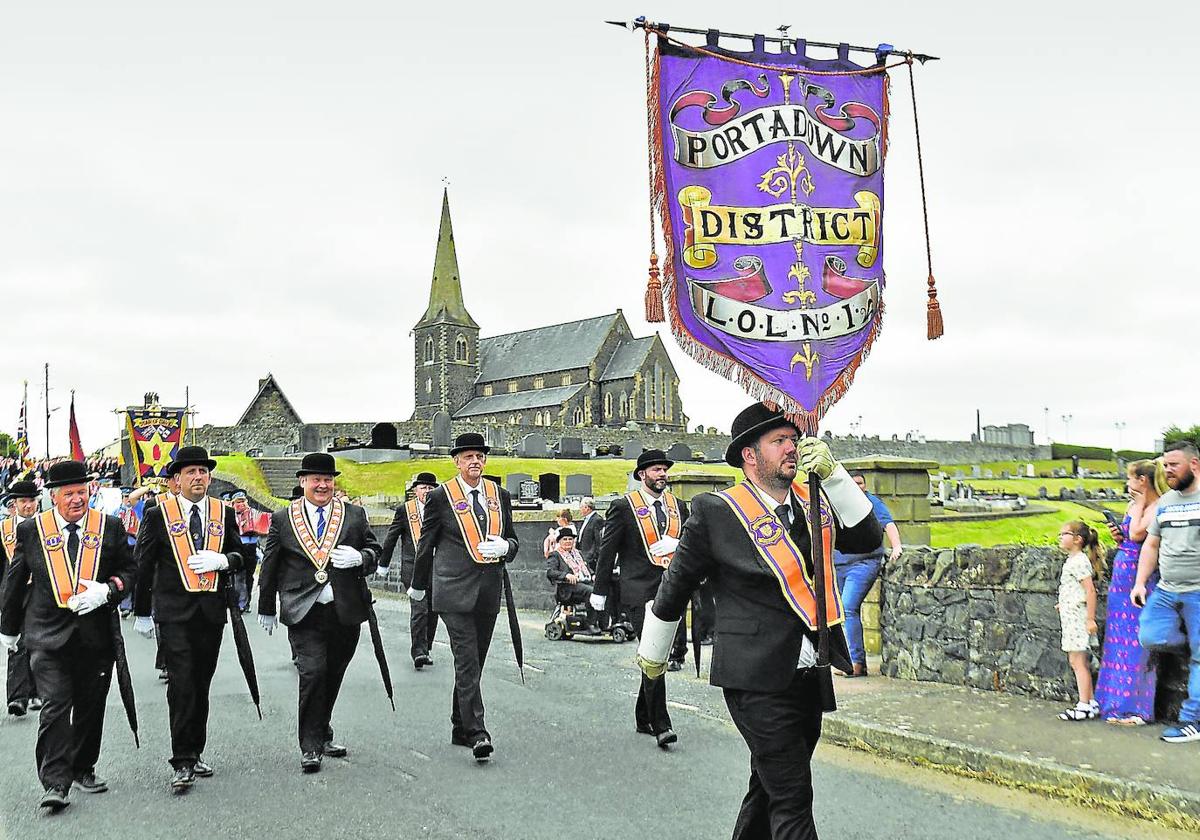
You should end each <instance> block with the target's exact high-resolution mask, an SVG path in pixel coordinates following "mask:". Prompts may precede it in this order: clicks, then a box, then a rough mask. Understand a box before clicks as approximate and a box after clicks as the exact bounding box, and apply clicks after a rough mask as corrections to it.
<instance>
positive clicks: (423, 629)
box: [379, 472, 438, 671]
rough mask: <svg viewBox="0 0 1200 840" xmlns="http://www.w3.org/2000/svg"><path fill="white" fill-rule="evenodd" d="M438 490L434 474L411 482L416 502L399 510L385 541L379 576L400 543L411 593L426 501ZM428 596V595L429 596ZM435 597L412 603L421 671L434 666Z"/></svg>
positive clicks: (414, 655)
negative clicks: (431, 607)
mask: <svg viewBox="0 0 1200 840" xmlns="http://www.w3.org/2000/svg"><path fill="white" fill-rule="evenodd" d="M437 486H438V480H437V476H435V475H434V474H433V473H431V472H422V473H417V477H416V478H414V479H413V482H412V488H411V489H412V492H413V496H414V498H412V499H409V500H408V501H407V502H405V503H404V504H402V505H401V506H400V507H398V508H396V516H395V518H393V519H392V524H391V525H390V526H388V532H387V537H385V538H384V541H383V560H382V561H381V562H382V563H383V564H385V565H381V566H380V567H379V574H380V575H381V576H383V577H386V576H387V573H388V571H389V568H388V565H386V564H390V563H391V560H392V552H394V551H395V550H396V543H397V542H399V543H400V585H401V586H403V587H404V588H405V589H408V588H409V587H410V586H411V585H412V577H413V566H414V565H415V564H416V559H417V543H419V542H420V541H421V522H422V520H423V519H424V517H425V500H426V499H427V498H428V497H429V493H430V491H431V490H433V489H434V488H435V487H437ZM427 594H428V593H427ZM431 600H432V595H430V596H429V597H426V598H422V599H421V600H420V601H411V602H410V609H411V614H410V617H409V623H408V626H409V634H410V636H411V638H412V648H411V652H412V661H413V667H414V668H416V669H417V670H418V671H420V670H421V668H423V667H425V666H426V665H432V664H433V657H431V656H430V655H429V653H430V651H432V650H433V639H434V637H435V636H436V635H437V623H438V614H437V613H436V612H434V611H433V610H431V609H430V608H429V602H430V601H431Z"/></svg>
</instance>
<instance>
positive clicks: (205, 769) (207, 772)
mask: <svg viewBox="0 0 1200 840" xmlns="http://www.w3.org/2000/svg"><path fill="white" fill-rule="evenodd" d="M192 770H193V771H194V772H195V774H196V778H198V779H207V778H209V777H211V776H212V774H213V769H212V765H211V764H209V763H208V762H206V761H204V760H203V759H199V758H198V759H196V766H195V767H193V768H192Z"/></svg>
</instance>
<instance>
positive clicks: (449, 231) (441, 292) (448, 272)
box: [416, 190, 479, 329]
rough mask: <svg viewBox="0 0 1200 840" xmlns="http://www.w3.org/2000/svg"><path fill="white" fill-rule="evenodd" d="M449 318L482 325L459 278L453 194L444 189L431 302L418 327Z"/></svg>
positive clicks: (475, 326)
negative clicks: (466, 301)
mask: <svg viewBox="0 0 1200 840" xmlns="http://www.w3.org/2000/svg"><path fill="white" fill-rule="evenodd" d="M439 322H446V323H450V324H459V325H461V326H465V327H473V328H475V329H479V325H478V324H476V323H475V319H474V318H472V317H471V313H469V312H467V307H466V305H465V304H464V303H463V296H462V283H461V282H460V281H459V279H458V255H457V254H456V253H455V250H454V229H453V228H452V227H451V225H450V194H449V191H448V190H443V191H442V221H441V224H440V225H439V227H438V241H437V254H436V255H435V256H434V258H433V282H432V284H431V285H430V287H429V306H428V307H426V309H425V314H424V315H422V316H421V320H420V321H418V322H417V325H416V328H420V327H428V326H430V325H431V324H435V323H439Z"/></svg>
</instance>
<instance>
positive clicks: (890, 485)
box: [842, 455, 938, 653]
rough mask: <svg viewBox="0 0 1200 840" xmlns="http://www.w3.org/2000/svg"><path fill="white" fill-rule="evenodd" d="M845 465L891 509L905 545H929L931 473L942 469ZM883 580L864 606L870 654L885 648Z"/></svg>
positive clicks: (909, 464) (894, 461) (892, 461)
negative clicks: (864, 480)
mask: <svg viewBox="0 0 1200 840" xmlns="http://www.w3.org/2000/svg"><path fill="white" fill-rule="evenodd" d="M842 464H843V466H845V467H846V469H847V470H849V471H850V472H861V473H862V474H863V477H864V478H865V479H866V481H867V490H868V491H869V492H871V493H873V494H875V495H876V496H878V497H879V498H880V499H882V500H883V503H884V504H885V505H887V508H888V510H889V511H891V513H892V517H893V518H894V519H895V520H896V527H897V528H898V529H899V530H900V541H901V542H902V543H903V544H904V545H906V546H909V545H929V472H930V470H936V469H937V468H938V464H937V462H936V461H917V460H912V459H908V458H891V457H886V456H882V455H869V456H867V457H865V458H852V459H849V460H845V461H842ZM885 544H886V540H885ZM885 562H886V561H885ZM882 580H883V575H880V578H879V581H876V583H875V585H874V586H873V587H871V591H870V593H868V595H867V599H866V600H865V601H864V602H863V605H862V622H863V642H864V643H865V646H866V648H867V652H868V653H879V652H880V648H881V641H882V640H881V637H880V632H879V629H880V608H879V605H880V602H881V595H880V587H881V582H882Z"/></svg>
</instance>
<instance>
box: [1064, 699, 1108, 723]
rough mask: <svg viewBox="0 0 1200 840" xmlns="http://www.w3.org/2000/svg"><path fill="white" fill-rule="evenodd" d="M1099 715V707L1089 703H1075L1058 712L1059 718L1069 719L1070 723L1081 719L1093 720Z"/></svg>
mask: <svg viewBox="0 0 1200 840" xmlns="http://www.w3.org/2000/svg"><path fill="white" fill-rule="evenodd" d="M1098 717H1100V709H1099V708H1098V707H1097V706H1096V705H1094V704H1091V703H1077V704H1075V705H1074V706H1072V707H1071V708H1069V709H1067V710H1066V711H1063V712H1060V713H1059V715H1058V719H1059V720H1065V721H1070V722H1072V723H1074V722H1078V721H1081V720H1095V719H1096V718H1098Z"/></svg>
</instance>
